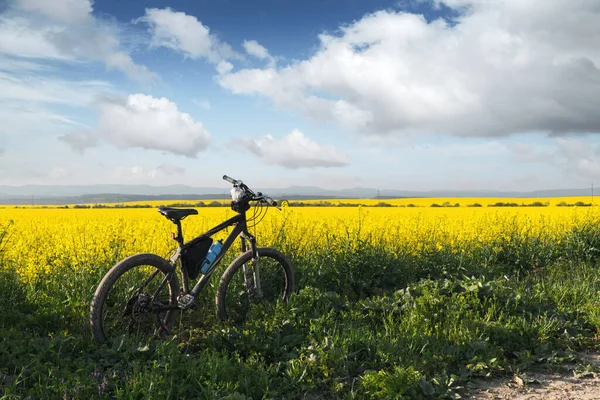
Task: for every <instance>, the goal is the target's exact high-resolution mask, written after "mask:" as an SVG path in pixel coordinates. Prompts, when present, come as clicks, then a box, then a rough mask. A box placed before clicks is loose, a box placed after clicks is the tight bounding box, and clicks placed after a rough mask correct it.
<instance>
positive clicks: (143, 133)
mask: <svg viewBox="0 0 600 400" xmlns="http://www.w3.org/2000/svg"><path fill="white" fill-rule="evenodd" d="M99 112H100V116H99V121H98V127H97V129H95V130H93V131H91V132H73V133H70V134H67V135H64V136H62V137H61V138H60V139H61V140H63V141H65V142H67V143H68V144H70V145H71V146H72V147H73V148H74V149H75V150H77V151H82V150H83V149H84V148H85V147H91V146H93V145H95V144H97V143H98V142H100V141H101V140H105V141H107V142H109V143H111V144H113V145H115V146H116V147H118V148H121V149H126V148H143V149H152V150H161V151H166V152H169V153H173V154H179V155H184V156H187V157H196V156H197V154H198V153H199V152H201V151H203V150H205V149H206V147H207V146H208V143H209V141H210V133H209V132H208V131H207V130H206V129H204V126H203V125H202V124H201V123H200V122H195V121H194V120H193V119H192V117H191V116H190V115H189V114H187V113H184V112H181V111H179V110H178V109H177V104H175V103H173V102H171V101H169V100H168V99H166V98H164V97H162V98H154V97H152V96H147V95H143V94H132V95H129V96H128V97H127V98H104V99H102V100H101V101H100V102H99Z"/></svg>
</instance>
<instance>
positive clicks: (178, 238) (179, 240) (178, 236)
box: [173, 221, 183, 245]
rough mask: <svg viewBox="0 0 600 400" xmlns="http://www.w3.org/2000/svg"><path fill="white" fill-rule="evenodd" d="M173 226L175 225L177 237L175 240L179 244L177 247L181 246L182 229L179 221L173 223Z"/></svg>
mask: <svg viewBox="0 0 600 400" xmlns="http://www.w3.org/2000/svg"><path fill="white" fill-rule="evenodd" d="M173 222H174V223H175V225H177V237H176V238H175V240H177V242H178V243H179V245H183V229H181V221H173Z"/></svg>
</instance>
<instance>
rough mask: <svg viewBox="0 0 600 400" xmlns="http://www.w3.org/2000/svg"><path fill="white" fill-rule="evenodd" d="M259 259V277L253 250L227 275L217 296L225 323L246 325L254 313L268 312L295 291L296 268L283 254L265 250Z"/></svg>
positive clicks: (237, 262)
mask: <svg viewBox="0 0 600 400" xmlns="http://www.w3.org/2000/svg"><path fill="white" fill-rule="evenodd" d="M258 256H259V258H258V274H257V273H256V271H257V269H256V268H255V264H254V263H253V262H252V252H251V251H247V252H245V253H243V254H241V255H240V256H238V257H237V258H236V259H235V260H234V261H233V262H232V263H231V265H230V266H229V267H228V268H227V269H226V270H225V272H224V273H223V276H222V277H221V281H220V282H219V287H218V288H217V296H216V305H217V315H218V317H219V319H220V320H221V321H225V320H227V321H230V322H233V323H237V324H241V323H244V322H245V321H246V320H247V319H248V318H249V317H251V316H252V313H254V312H257V313H267V312H269V311H271V310H272V309H274V307H275V306H276V305H277V304H278V303H280V302H285V301H287V299H288V298H289V296H290V295H291V293H292V291H293V290H294V273H293V270H292V266H291V263H290V261H289V260H288V258H287V257H286V256H285V255H284V254H283V253H281V252H280V251H278V250H275V249H272V248H269V247H261V248H259V249H258ZM258 283H260V285H258Z"/></svg>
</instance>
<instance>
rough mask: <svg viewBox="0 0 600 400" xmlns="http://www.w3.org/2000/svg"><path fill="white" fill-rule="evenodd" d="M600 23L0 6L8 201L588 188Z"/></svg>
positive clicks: (583, 16) (229, 3)
mask: <svg viewBox="0 0 600 400" xmlns="http://www.w3.org/2000/svg"><path fill="white" fill-rule="evenodd" d="M564 15H569V16H570V17H569V18H564ZM598 17H600V11H599V10H598V7H597V6H596V1H595V0H573V1H570V2H564V1H560V0H551V1H542V0H496V1H488V0H401V1H397V0H396V1H380V0H378V1H362V0H327V1H308V0H307V1H303V2H293V1H289V0H285V1H281V0H268V1H267V0H261V1H252V2H249V1H237V0H219V1H209V0H201V1H162V0H160V1H159V0H156V1H144V2H141V1H127V2H122V1H116V0H110V1H103V0H98V1H96V2H91V1H89V0H54V1H52V2H48V1H45V0H4V1H3V0H0V106H1V107H0V184H8V185H22V184H94V183H127V184H151V185H166V184H187V185H193V186H215V185H221V186H224V185H225V184H224V183H222V182H220V177H221V176H222V175H223V174H229V175H231V176H234V177H239V178H241V179H244V180H245V181H247V182H250V183H253V184H255V185H257V186H263V187H264V186H273V187H286V186H291V185H316V186H321V187H324V188H349V187H356V186H363V187H376V188H381V189H413V190H430V189H499V190H536V189H553V188H576V187H587V186H589V185H590V184H591V183H592V182H594V181H595V182H598V180H599V179H598V178H600V158H599V157H600V146H599V143H598V140H597V139H596V138H597V133H599V132H600V111H598V110H600V70H599V68H600V26H599V25H598V24H597V20H598Z"/></svg>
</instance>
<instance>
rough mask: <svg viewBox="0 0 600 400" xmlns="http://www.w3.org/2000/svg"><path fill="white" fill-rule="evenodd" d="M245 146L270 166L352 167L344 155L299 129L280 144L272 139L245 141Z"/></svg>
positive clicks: (295, 167) (263, 138) (267, 137)
mask: <svg viewBox="0 0 600 400" xmlns="http://www.w3.org/2000/svg"><path fill="white" fill-rule="evenodd" d="M241 146H242V147H244V148H245V149H246V150H248V151H250V152H252V154H254V155H255V156H256V157H258V158H260V159H261V160H262V161H263V162H265V163H267V164H276V165H280V166H282V167H284V168H288V169H297V168H315V167H341V166H344V165H347V164H348V163H349V161H348V157H347V156H346V154H345V153H343V152H342V151H340V150H338V149H336V148H335V147H333V146H330V145H321V144H318V143H317V142H315V141H314V140H312V139H310V138H308V137H306V136H304V134H303V133H302V132H300V131H299V130H297V129H296V130H294V131H293V132H292V133H290V134H289V135H287V136H285V137H284V138H283V139H279V140H278V139H275V138H274V137H273V136H271V135H265V136H263V137H262V138H260V139H258V140H251V139H245V140H243V141H242V142H241Z"/></svg>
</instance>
